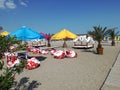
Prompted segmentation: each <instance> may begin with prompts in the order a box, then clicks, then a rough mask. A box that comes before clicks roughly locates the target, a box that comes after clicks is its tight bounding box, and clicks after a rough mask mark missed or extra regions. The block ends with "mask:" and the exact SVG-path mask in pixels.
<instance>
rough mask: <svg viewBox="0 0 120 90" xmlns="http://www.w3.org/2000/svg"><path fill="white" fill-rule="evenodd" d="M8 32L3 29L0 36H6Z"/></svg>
mask: <svg viewBox="0 0 120 90" xmlns="http://www.w3.org/2000/svg"><path fill="white" fill-rule="evenodd" d="M8 34H10V32H8V31H4V32H2V33H0V35H1V36H7V35H8Z"/></svg>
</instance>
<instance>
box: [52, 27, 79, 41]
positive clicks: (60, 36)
mask: <svg viewBox="0 0 120 90" xmlns="http://www.w3.org/2000/svg"><path fill="white" fill-rule="evenodd" d="M77 37H78V36H77V35H76V34H74V33H72V32H70V31H68V30H66V29H63V30H61V31H60V32H58V33H56V34H55V35H53V36H52V37H51V39H52V40H60V39H74V38H77Z"/></svg>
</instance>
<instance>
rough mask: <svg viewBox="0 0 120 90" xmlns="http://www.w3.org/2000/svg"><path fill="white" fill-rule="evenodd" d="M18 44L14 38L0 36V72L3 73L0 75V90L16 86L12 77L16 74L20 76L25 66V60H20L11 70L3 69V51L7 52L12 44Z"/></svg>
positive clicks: (7, 89)
mask: <svg viewBox="0 0 120 90" xmlns="http://www.w3.org/2000/svg"><path fill="white" fill-rule="evenodd" d="M15 43H19V41H18V40H17V39H16V38H15V37H5V36H0V70H1V71H2V72H3V73H2V74H1V73H0V74H1V75H0V90H9V89H10V88H11V87H13V86H14V85H15V84H16V81H15V80H14V76H15V75H16V73H18V74H20V73H21V72H22V71H23V69H24V67H25V66H26V60H21V63H20V64H19V65H15V66H14V67H12V68H8V67H4V61H2V56H3V53H4V52H5V51H8V50H9V47H10V46H11V45H12V44H15Z"/></svg>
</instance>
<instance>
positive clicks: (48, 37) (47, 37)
mask: <svg viewBox="0 0 120 90" xmlns="http://www.w3.org/2000/svg"><path fill="white" fill-rule="evenodd" d="M40 34H42V35H43V36H44V37H45V39H46V40H50V38H51V36H49V35H48V34H45V33H43V32H40Z"/></svg>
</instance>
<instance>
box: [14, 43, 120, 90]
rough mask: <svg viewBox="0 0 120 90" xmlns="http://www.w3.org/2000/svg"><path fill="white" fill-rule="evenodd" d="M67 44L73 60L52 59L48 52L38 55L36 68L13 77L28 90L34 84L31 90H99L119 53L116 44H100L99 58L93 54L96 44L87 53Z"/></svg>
mask: <svg viewBox="0 0 120 90" xmlns="http://www.w3.org/2000/svg"><path fill="white" fill-rule="evenodd" d="M62 43H63V42H59V41H57V43H56V42H55V41H53V42H51V45H52V46H61V45H62ZM67 45H68V48H67V49H70V50H74V51H75V52H77V54H78V56H77V58H64V59H55V58H53V56H52V55H51V54H50V53H49V54H47V55H42V57H43V58H42V59H41V64H40V67H38V68H36V69H33V70H26V69H25V70H24V72H22V73H21V74H20V75H16V80H17V81H19V80H23V82H27V83H26V85H28V86H29V88H30V87H31V86H32V85H33V84H34V86H35V84H37V83H38V84H39V85H37V86H36V88H34V90H100V88H101V87H102V85H103V83H104V81H105V79H106V77H107V75H108V73H109V71H110V69H111V67H112V65H113V64H114V62H115V60H116V57H117V55H118V53H119V51H120V44H119V43H117V44H116V46H110V44H104V45H103V48H104V53H103V55H97V54H95V52H96V44H95V47H94V48H93V49H90V50H84V49H73V48H72V45H73V43H72V42H67ZM57 49H61V50H62V49H63V48H57ZM29 55H34V54H31V53H29ZM25 80H27V81H25ZM23 82H22V83H23ZM29 90H31V89H29Z"/></svg>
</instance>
